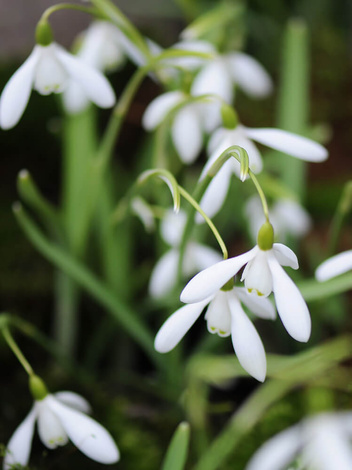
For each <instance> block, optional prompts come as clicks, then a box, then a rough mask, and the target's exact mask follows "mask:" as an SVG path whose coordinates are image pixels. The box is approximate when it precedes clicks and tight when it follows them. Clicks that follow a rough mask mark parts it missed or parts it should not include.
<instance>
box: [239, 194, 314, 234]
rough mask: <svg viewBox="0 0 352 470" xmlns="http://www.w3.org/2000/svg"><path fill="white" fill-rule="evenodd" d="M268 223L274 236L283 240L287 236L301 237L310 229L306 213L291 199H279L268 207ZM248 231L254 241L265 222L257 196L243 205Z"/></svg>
mask: <svg viewBox="0 0 352 470" xmlns="http://www.w3.org/2000/svg"><path fill="white" fill-rule="evenodd" d="M269 212H270V222H271V224H272V226H273V227H274V232H275V234H276V235H277V236H278V237H279V238H280V239H281V240H285V239H286V237H287V235H293V236H295V237H303V236H304V235H305V234H306V233H308V231H309V230H310V228H311V225H312V222H311V218H310V216H309V214H308V212H307V211H306V210H305V209H304V207H302V206H301V205H300V204H299V203H298V202H296V201H292V200H291V199H279V200H278V201H275V203H274V204H273V205H272V206H271V207H270V211H269ZM245 213H246V216H247V218H248V223H249V229H250V233H251V236H252V237H253V240H256V237H257V233H258V231H259V229H260V227H261V226H262V225H263V223H264V222H265V216H264V213H263V207H262V204H261V202H260V198H259V197H258V196H252V197H251V198H250V199H249V200H248V201H247V203H246V205H245Z"/></svg>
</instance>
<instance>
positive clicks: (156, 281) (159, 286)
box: [149, 249, 179, 299]
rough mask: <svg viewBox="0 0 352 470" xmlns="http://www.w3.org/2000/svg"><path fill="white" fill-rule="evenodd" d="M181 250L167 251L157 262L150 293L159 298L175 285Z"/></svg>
mask: <svg viewBox="0 0 352 470" xmlns="http://www.w3.org/2000/svg"><path fill="white" fill-rule="evenodd" d="M178 259H179V252H178V250H177V249H172V250H169V251H167V252H166V253H165V254H164V255H163V256H162V257H161V258H160V259H159V261H158V262H157V263H156V265H155V267H154V269H153V272H152V275H151V278H150V282H149V294H150V295H151V296H152V297H153V298H154V299H159V298H161V297H163V296H165V295H166V294H168V293H169V292H170V291H171V290H172V288H173V287H174V285H175V281H176V275H177V264H178Z"/></svg>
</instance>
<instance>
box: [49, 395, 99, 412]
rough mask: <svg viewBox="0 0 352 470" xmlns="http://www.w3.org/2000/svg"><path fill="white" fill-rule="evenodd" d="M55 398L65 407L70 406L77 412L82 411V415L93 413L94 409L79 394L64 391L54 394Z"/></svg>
mask: <svg viewBox="0 0 352 470" xmlns="http://www.w3.org/2000/svg"><path fill="white" fill-rule="evenodd" d="M54 396H55V398H57V399H58V400H59V401H61V402H62V403H63V404H64V405H68V406H70V407H71V408H75V409H76V410H78V411H81V412H82V413H91V411H92V408H91V406H90V404H89V403H88V401H87V400H86V399H85V398H83V397H82V396H81V395H78V393H74V392H67V391H63V392H57V393H54Z"/></svg>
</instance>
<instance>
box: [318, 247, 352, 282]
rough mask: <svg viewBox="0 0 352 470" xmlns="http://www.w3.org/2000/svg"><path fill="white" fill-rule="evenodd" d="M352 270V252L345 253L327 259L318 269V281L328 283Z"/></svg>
mask: <svg viewBox="0 0 352 470" xmlns="http://www.w3.org/2000/svg"><path fill="white" fill-rule="evenodd" d="M351 269H352V250H348V251H344V252H342V253H339V254H338V255H335V256H332V257H331V258H329V259H327V260H326V261H324V262H323V263H321V265H320V266H319V267H318V268H317V270H316V272H315V277H316V278H317V280H318V281H321V282H323V281H327V280H328V279H331V278H332V277H336V276H339V275H340V274H343V273H346V272H347V271H350V270H351Z"/></svg>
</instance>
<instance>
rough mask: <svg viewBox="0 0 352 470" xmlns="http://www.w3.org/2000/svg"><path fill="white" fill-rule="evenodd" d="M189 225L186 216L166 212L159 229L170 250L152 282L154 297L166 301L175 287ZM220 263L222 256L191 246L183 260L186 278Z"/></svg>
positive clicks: (158, 263) (162, 259) (160, 260)
mask: <svg viewBox="0 0 352 470" xmlns="http://www.w3.org/2000/svg"><path fill="white" fill-rule="evenodd" d="M185 224H186V214H185V212H183V211H179V212H178V214H175V213H174V212H173V211H171V210H170V211H167V213H166V215H165V217H164V218H163V220H162V222H161V225H160V232H161V236H162V238H163V239H164V240H165V242H166V243H167V244H168V245H170V246H171V249H170V250H168V251H167V252H166V253H165V254H164V255H163V256H162V257H161V258H160V259H159V261H158V262H157V263H156V265H155V267H154V269H153V272H152V274H151V278H150V282H149V293H150V295H151V297H153V298H155V299H158V298H162V297H165V296H166V295H167V294H168V293H169V292H170V291H171V290H172V289H173V287H174V286H175V282H176V278H177V269H178V262H179V257H180V252H179V244H180V242H181V237H182V233H183V230H184V227H185ZM220 260H221V255H220V254H219V253H218V252H217V251H215V250H214V249H212V248H209V247H208V246H205V245H202V244H200V243H196V242H188V244H187V246H186V250H185V255H184V259H183V274H184V276H186V277H189V276H191V275H192V274H194V273H195V272H197V271H199V270H201V269H205V268H207V267H208V266H211V265H212V264H215V263H217V262H218V261H220Z"/></svg>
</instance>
